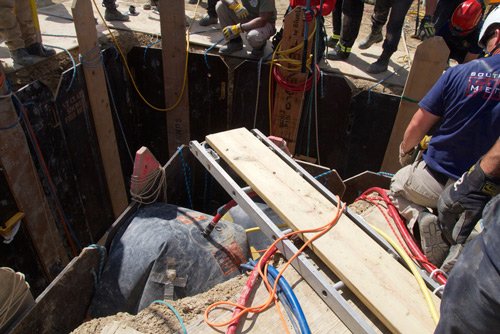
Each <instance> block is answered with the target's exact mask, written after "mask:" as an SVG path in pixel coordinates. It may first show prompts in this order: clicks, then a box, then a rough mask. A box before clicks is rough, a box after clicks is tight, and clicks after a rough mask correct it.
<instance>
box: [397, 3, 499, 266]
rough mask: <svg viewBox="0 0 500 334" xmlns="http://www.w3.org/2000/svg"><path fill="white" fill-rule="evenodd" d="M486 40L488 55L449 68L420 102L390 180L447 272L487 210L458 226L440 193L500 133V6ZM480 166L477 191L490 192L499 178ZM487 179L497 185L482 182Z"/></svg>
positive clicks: (485, 30) (419, 235) (411, 223)
mask: <svg viewBox="0 0 500 334" xmlns="http://www.w3.org/2000/svg"><path fill="white" fill-rule="evenodd" d="M479 45H480V46H481V47H483V48H485V49H486V50H487V52H489V53H490V56H489V57H486V58H480V59H476V60H473V61H470V62H468V63H466V64H463V65H459V66H455V67H452V68H450V69H448V70H447V71H446V72H445V73H444V74H443V75H442V76H441V78H439V80H438V81H437V82H436V84H435V85H434V86H433V87H432V88H431V90H430V91H429V92H428V93H427V95H426V96H425V97H424V98H423V99H422V101H420V103H419V107H420V108H419V109H418V110H417V112H416V113H415V115H414V116H413V118H412V120H411V121H410V124H409V125H408V127H407V128H406V131H405V134H404V137H403V141H402V142H401V144H400V148H399V160H400V163H401V165H402V166H405V167H403V168H402V169H400V170H399V171H398V172H397V173H396V174H395V175H394V177H393V178H392V180H391V187H390V188H391V189H390V192H391V196H392V198H393V201H394V204H395V205H396V207H397V208H398V210H399V212H400V213H401V215H402V216H403V217H404V218H405V219H406V224H407V227H408V230H409V231H410V232H412V233H413V234H414V236H415V237H416V239H417V240H420V243H421V246H422V250H423V252H424V254H425V255H426V256H427V258H428V260H429V262H431V263H432V264H434V265H436V266H437V267H438V268H439V267H441V269H442V270H443V271H444V272H449V271H450V270H451V268H452V267H453V264H454V263H455V262H456V259H457V257H458V255H459V254H460V252H461V250H462V249H463V245H464V244H465V242H466V241H467V239H468V238H469V237H470V236H471V232H472V230H473V228H474V225H475V223H476V222H477V220H478V219H479V218H480V211H479V214H478V213H477V212H476V213H475V214H474V215H473V216H471V215H470V214H469V216H467V217H466V218H467V219H466V221H464V219H462V221H460V222H458V224H457V225H456V226H455V224H456V222H455V221H450V220H449V219H448V218H447V217H446V216H440V218H439V219H438V216H437V215H436V208H437V204H438V198H439V196H440V195H441V193H442V192H443V189H444V188H445V187H446V186H448V185H450V184H452V183H454V182H455V181H457V179H459V178H460V177H461V176H462V174H464V173H465V172H466V171H468V170H469V168H470V167H471V166H473V165H474V164H475V163H476V162H477V161H478V160H479V159H480V158H481V156H483V155H484V154H485V153H486V152H487V151H488V150H489V149H490V148H491V147H492V146H493V144H494V143H495V142H496V141H497V140H498V138H499V137H500V104H499V103H498V101H499V99H500V87H499V82H500V55H499V53H500V8H498V7H497V8H496V9H495V10H493V11H492V12H491V14H490V15H489V16H488V17H487V18H486V20H485V23H484V25H483V27H482V29H481V32H480V35H479ZM438 121H439V122H441V125H440V126H439V127H438V128H437V130H436V131H434V133H433V134H432V138H431V140H430V142H429V144H428V148H427V150H425V151H424V153H423V155H422V158H420V159H417V160H416V161H414V162H413V160H414V157H415V151H416V147H417V144H419V142H420V141H421V140H422V139H423V138H424V136H426V135H427V134H428V133H429V131H430V130H431V127H433V125H434V124H436V123H437V122H438ZM474 166H475V167H474V168H472V169H470V171H469V172H468V174H467V175H468V178H469V180H470V182H472V181H473V182H474V187H476V188H475V190H474V194H475V195H477V196H489V197H490V198H491V196H494V195H495V192H498V191H499V189H500V187H498V185H499V184H500V179H498V178H494V177H490V176H488V175H485V173H484V172H482V170H481V168H480V166H479V165H478V164H477V163H476V164H475V165H474ZM461 180H463V178H462V179H461ZM461 180H460V181H459V182H458V183H456V184H457V185H458V184H460V182H461ZM481 180H487V181H488V182H490V184H491V186H490V187H488V188H483V187H481V184H482V181H481ZM445 202H446V201H445ZM427 208H430V209H431V210H432V212H430V211H429V210H428V209H427Z"/></svg>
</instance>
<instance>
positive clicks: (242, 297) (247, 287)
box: [226, 246, 277, 334]
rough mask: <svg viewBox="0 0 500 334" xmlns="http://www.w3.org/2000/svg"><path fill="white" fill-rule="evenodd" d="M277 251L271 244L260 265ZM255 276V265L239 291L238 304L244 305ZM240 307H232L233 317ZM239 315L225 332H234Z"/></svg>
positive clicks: (264, 263) (257, 276) (257, 271)
mask: <svg viewBox="0 0 500 334" xmlns="http://www.w3.org/2000/svg"><path fill="white" fill-rule="evenodd" d="M276 251H277V249H276V247H274V246H273V248H271V249H270V250H269V251H268V252H266V253H265V254H264V255H263V257H262V261H260V263H261V264H262V267H264V266H265V265H266V263H267V261H268V260H269V258H270V257H271V256H273V254H274V253H275V252H276ZM257 278H259V266H255V267H254V268H253V270H252V273H251V274H250V276H249V277H248V280H247V283H246V284H245V287H244V288H243V291H242V292H241V295H240V299H239V300H238V304H239V305H242V306H245V305H246V303H247V300H248V297H249V296H250V292H252V289H253V286H254V285H255V282H257ZM240 312H241V309H240V308H239V307H237V308H235V309H234V312H233V318H234V317H236V316H237V315H238V314H240ZM240 319H241V317H238V318H236V319H234V321H233V322H232V323H231V324H230V325H229V326H228V327H227V330H226V334H234V333H235V332H236V328H237V327H238V323H239V322H240Z"/></svg>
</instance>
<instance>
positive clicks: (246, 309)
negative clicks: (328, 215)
mask: <svg viewBox="0 0 500 334" xmlns="http://www.w3.org/2000/svg"><path fill="white" fill-rule="evenodd" d="M340 203H341V202H340V199H339V198H338V196H337V212H336V214H335V217H334V218H333V219H332V221H331V222H329V223H328V224H326V225H324V226H320V227H318V228H314V229H307V230H299V231H294V232H290V233H288V234H286V235H284V236H282V237H281V238H279V239H277V240H276V241H274V242H273V244H272V245H271V246H270V247H269V249H268V250H266V253H264V255H266V254H267V253H268V252H269V251H271V250H272V249H273V248H274V246H275V245H276V244H277V243H278V242H280V241H281V240H283V239H285V238H288V237H290V236H292V235H295V234H298V233H313V232H318V233H317V234H315V235H314V236H313V237H311V238H310V239H309V240H307V241H306V242H305V243H304V245H303V246H302V247H301V248H300V249H299V250H298V252H297V253H296V254H295V255H294V256H292V257H291V258H290V259H289V260H288V261H287V262H286V264H285V265H284V266H283V268H282V269H281V270H280V272H279V274H278V276H276V278H275V282H274V286H273V287H271V285H270V284H269V281H268V280H267V274H264V272H262V269H261V268H262V265H263V263H261V261H262V259H263V258H265V256H264V255H263V256H262V257H261V259H260V260H259V262H258V264H257V267H258V268H259V273H260V275H261V277H262V280H263V281H264V283H265V285H266V287H267V289H268V291H269V292H270V293H269V297H268V299H267V300H266V302H264V303H263V304H261V305H258V306H251V307H245V306H244V305H240V304H237V303H232V302H226V301H222V302H216V303H214V304H212V305H210V306H209V307H208V308H207V309H206V310H205V322H206V323H207V324H208V325H209V326H211V327H222V326H226V325H229V324H231V323H232V322H233V321H234V320H236V319H237V318H239V317H241V316H242V315H243V314H246V313H260V312H263V311H265V310H266V309H267V308H268V307H269V305H270V304H271V303H272V302H273V301H274V296H275V294H276V289H277V286H278V281H279V278H280V277H281V276H282V275H283V272H284V271H285V270H286V268H287V267H288V266H289V265H290V263H291V262H292V261H293V260H294V259H295V258H296V257H297V256H299V254H300V253H301V252H302V251H303V250H304V249H305V248H306V247H307V246H308V245H309V244H310V243H311V242H313V241H314V240H316V239H317V238H319V237H320V236H322V235H323V234H325V233H326V232H328V231H329V230H330V229H331V228H332V227H333V226H334V225H335V224H336V223H337V221H338V220H339V218H340V217H341V215H342V212H343V211H344V208H345V203H344V204H343V205H342V207H340ZM264 270H265V271H266V270H267V266H265V269H264ZM219 305H230V306H234V307H237V308H239V309H241V312H240V313H238V314H237V315H236V316H234V317H232V318H231V319H229V320H228V321H225V322H223V323H213V322H211V321H210V320H209V319H208V314H209V313H210V311H211V310H212V309H213V308H214V307H216V306H219ZM285 328H286V327H285ZM286 330H287V331H288V328H286Z"/></svg>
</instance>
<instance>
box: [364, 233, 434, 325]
mask: <svg viewBox="0 0 500 334" xmlns="http://www.w3.org/2000/svg"><path fill="white" fill-rule="evenodd" d="M368 225H370V227H371V228H373V229H374V230H375V231H376V232H377V233H378V234H380V235H381V236H383V237H384V239H385V240H387V242H389V243H390V244H391V246H392V247H394V249H395V250H396V251H397V252H398V253H399V255H400V256H401V257H402V258H403V260H404V261H405V262H406V264H407V265H408V267H410V270H411V272H412V274H413V276H415V279H416V280H417V283H418V285H419V287H420V290H422V293H423V294H424V297H425V301H426V302H427V306H428V307H429V311H430V312H431V316H432V319H433V320H434V323H435V324H436V325H437V323H438V322H439V314H438V312H437V309H436V306H435V305H434V302H433V301H432V299H431V294H430V293H429V290H428V289H427V286H426V285H425V282H424V280H423V278H422V276H421V275H420V273H419V272H418V270H417V267H415V264H414V263H413V261H412V260H411V259H410V257H409V256H408V254H406V252H405V251H404V250H403V249H402V248H401V247H400V246H399V245H398V244H397V243H396V242H395V241H394V240H393V239H391V237H389V236H388V235H387V234H385V233H384V232H383V231H382V230H380V229H379V228H377V227H375V226H373V225H371V224H368Z"/></svg>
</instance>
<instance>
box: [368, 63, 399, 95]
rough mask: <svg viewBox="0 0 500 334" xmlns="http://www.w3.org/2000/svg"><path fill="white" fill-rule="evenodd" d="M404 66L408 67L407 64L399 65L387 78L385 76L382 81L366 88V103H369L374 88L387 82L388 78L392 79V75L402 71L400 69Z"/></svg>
mask: <svg viewBox="0 0 500 334" xmlns="http://www.w3.org/2000/svg"><path fill="white" fill-rule="evenodd" d="M406 65H408V64H404V65H401V66H400V67H399V68H398V69H397V70H395V71H394V72H392V73H391V74H389V75H388V76H386V77H385V78H383V79H382V80H380V81H379V82H377V83H376V84H375V85H373V86H371V87H370V88H368V103H370V94H371V92H372V89H373V88H375V87H377V86H378V85H380V84H381V83H382V82H384V81H385V80H387V79H389V78H390V77H392V76H393V75H394V74H396V73H398V72H399V70H400V69H402V68H405V67H406Z"/></svg>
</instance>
